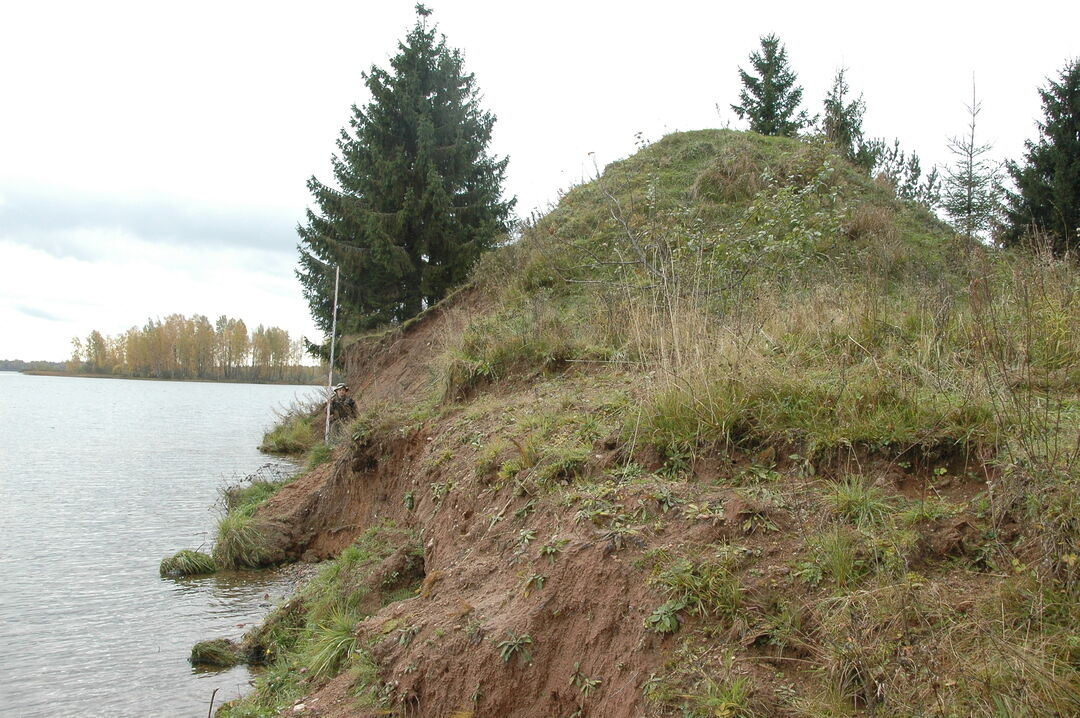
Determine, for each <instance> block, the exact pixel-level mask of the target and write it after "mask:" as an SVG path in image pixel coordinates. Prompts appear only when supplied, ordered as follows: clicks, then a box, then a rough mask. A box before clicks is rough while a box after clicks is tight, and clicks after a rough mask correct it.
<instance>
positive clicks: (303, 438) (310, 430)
mask: <svg viewBox="0 0 1080 718" xmlns="http://www.w3.org/2000/svg"><path fill="white" fill-rule="evenodd" d="M317 442H318V436H317V434H316V431H315V419H314V418H313V417H312V415H311V412H310V411H309V410H308V408H306V407H302V408H293V409H290V410H289V411H288V412H286V413H285V414H284V415H283V416H281V418H280V420H279V421H278V423H277V425H275V426H274V427H273V428H272V429H270V431H268V432H266V434H264V435H263V440H262V443H261V444H259V451H264V452H266V453H269V454H303V453H304V452H306V451H309V450H310V449H311V448H312V447H313V446H315V444H316V443H317Z"/></svg>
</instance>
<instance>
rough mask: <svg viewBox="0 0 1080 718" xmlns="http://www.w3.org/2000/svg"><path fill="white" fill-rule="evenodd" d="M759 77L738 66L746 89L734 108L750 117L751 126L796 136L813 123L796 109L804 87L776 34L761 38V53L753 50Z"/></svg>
mask: <svg viewBox="0 0 1080 718" xmlns="http://www.w3.org/2000/svg"><path fill="white" fill-rule="evenodd" d="M750 65H751V66H752V68H753V71H754V72H755V73H757V75H756V76H754V75H751V74H750V73H748V72H747V71H745V70H743V69H742V68H741V67H740V68H739V77H740V78H741V79H742V83H743V89H742V91H741V92H740V93H739V102H740V103H742V104H739V105H732V106H731V109H732V110H734V111H735V113H736V114H737V115H738V116H739V119H745V118H750V129H751V130H753V131H754V132H759V133H761V134H763V135H784V136H786V137H793V136H794V135H795V134H796V133H797V132H798V131H799V130H801V129H802V128H803V127H806V126H807V125H808V124H810V120H809V119H808V118H807V116H806V111H805V110H804V111H801V112H796V111H797V110H798V108H799V103H800V102H802V93H803V90H802V87H801V86H798V85H796V84H795V80H796V79H797V78H796V75H795V73H794V72H792V70H791V68H790V67H788V61H787V50H785V49H784V46H783V45H782V44H781V43H780V38H778V37H777V36H776V35H766V36H764V37H762V38H761V52H751V53H750Z"/></svg>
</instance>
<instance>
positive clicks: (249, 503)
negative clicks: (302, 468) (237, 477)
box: [221, 479, 291, 516]
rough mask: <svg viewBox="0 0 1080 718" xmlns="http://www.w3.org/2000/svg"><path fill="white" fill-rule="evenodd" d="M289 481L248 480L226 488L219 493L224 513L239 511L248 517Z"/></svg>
mask: <svg viewBox="0 0 1080 718" xmlns="http://www.w3.org/2000/svg"><path fill="white" fill-rule="evenodd" d="M290 480H291V479H275V480H270V481H267V480H262V479H249V480H248V482H247V483H240V484H236V485H234V486H229V487H226V488H225V489H223V490H222V492H221V499H222V504H223V505H224V507H225V510H226V511H240V512H242V513H245V514H247V515H249V516H250V515H252V514H254V513H255V509H257V508H258V507H259V506H260V505H262V504H263V503H265V502H266V500H267V499H269V498H270V497H271V496H273V495H274V494H276V493H277V492H278V490H279V489H281V487H282V486H284V485H285V484H287V483H289V481H290Z"/></svg>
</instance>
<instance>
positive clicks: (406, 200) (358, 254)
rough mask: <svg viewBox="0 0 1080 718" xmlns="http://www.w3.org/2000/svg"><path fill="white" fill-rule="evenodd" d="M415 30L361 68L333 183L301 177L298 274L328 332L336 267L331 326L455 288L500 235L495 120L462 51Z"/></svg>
mask: <svg viewBox="0 0 1080 718" xmlns="http://www.w3.org/2000/svg"><path fill="white" fill-rule="evenodd" d="M416 12H417V18H416V24H415V26H414V27H413V29H412V30H411V31H410V32H409V34H408V35H407V36H406V38H405V40H404V41H403V42H402V43H399V45H398V53H397V55H396V56H395V57H393V58H392V59H391V60H390V68H389V69H382V68H379V67H375V66H373V67H372V68H371V70H370V72H368V73H365V74H364V80H365V84H366V86H367V89H368V90H369V92H370V93H371V99H370V101H369V102H368V103H367V105H366V106H365V107H364V108H362V109H361V108H359V107H357V106H355V105H354V106H353V108H352V112H353V116H352V119H351V120H350V122H349V125H350V126H349V128H346V129H342V131H341V136H340V138H339V139H338V141H337V147H338V150H339V153H338V154H337V155H335V156H334V158H333V161H332V166H333V172H334V179H335V181H336V186H331V185H328V184H324V183H322V182H320V181H319V180H317V179H316V178H315V177H312V178H311V179H310V180H308V189H309V190H310V191H311V193H312V195H313V198H314V203H315V205H317V210H312V209H309V210H308V211H307V223H306V224H304V225H302V226H300V227H299V228H298V232H299V235H300V244H299V247H298V249H299V251H300V268H299V269H298V270H297V276H298V277H299V279H300V281H301V284H302V285H303V290H304V295H305V297H306V298H307V300H308V303H309V305H310V307H311V311H312V315H313V317H314V319H315V323H316V324H317V325H318V326H319V328H320V329H322V330H323V331H324V332H326V333H329V332H330V328H331V318H332V317H331V315H332V303H333V295H334V271H333V269H332V267H333V266H334V265H337V266H339V267H340V269H341V277H342V281H341V290H340V295H339V309H338V331H339V334H348V333H353V332H356V331H360V330H364V329H368V328H371V327H374V326H377V325H380V324H386V323H392V322H400V321H402V320H405V319H407V318H409V317H411V316H414V315H416V314H417V313H418V312H420V311H421V310H422V309H423V308H424V307H426V306H431V305H432V304H434V303H435V302H437V301H438V300H439V299H441V298H442V297H444V296H446V294H447V292H448V290H449V289H450V288H452V287H453V286H455V285H457V284H460V283H461V282H462V281H464V280H465V279H466V277H467V276H468V272H469V270H470V268H471V267H472V265H473V264H474V263H475V261H476V259H477V258H478V257H479V256H480V254H481V253H482V252H484V251H485V250H488V249H491V248H492V247H493V246H494V245H495V243H496V242H497V240H498V237H499V236H500V235H501V234H503V233H505V232H506V230H507V222H508V220H509V216H510V212H511V210H512V209H513V205H514V200H512V199H511V200H508V201H507V200H504V199H503V198H502V182H503V179H504V176H505V171H506V163H507V160H506V159H505V158H503V159H497V158H494V157H492V156H490V155H489V154H488V152H487V147H488V143H489V142H490V140H491V130H492V126H493V125H494V123H495V117H494V115H492V114H490V113H488V112H485V111H484V110H483V109H481V107H480V104H479V91H478V89H477V87H476V82H475V79H474V76H473V75H472V74H471V73H466V72H465V71H464V67H463V58H462V56H461V53H460V51H458V50H455V49H450V48H448V47H447V46H446V38H445V36H437V35H436V28H430V29H429V28H428V26H427V18H428V16H429V15H430V14H431V13H430V11H429V10H428V9H427V8H425V7H424V6H423V5H417V6H416Z"/></svg>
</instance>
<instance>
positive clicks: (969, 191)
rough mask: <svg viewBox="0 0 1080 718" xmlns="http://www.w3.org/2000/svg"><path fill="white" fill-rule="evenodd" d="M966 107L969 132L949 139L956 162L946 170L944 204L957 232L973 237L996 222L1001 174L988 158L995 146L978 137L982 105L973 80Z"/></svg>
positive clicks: (976, 236)
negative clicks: (976, 125) (977, 98)
mask: <svg viewBox="0 0 1080 718" xmlns="http://www.w3.org/2000/svg"><path fill="white" fill-rule="evenodd" d="M967 109H968V118H969V120H968V132H967V134H966V135H965V136H963V137H953V138H952V139H950V140H949V151H950V152H952V154H953V155H954V156H955V157H956V164H954V165H951V166H949V167H947V168H946V170H945V187H944V193H943V196H942V199H941V207H942V209H944V210H945V213H946V214H947V215H949V218H950V219H951V220H952V223H953V226H954V227H955V228H956V230H957V231H958V232H960V233H961V234H963V235H964V236H965V237H967V238H969V239H974V238H982V237H984V236H985V234H986V233H987V232H988V231H989V230H991V229H992V228H993V227H994V225H995V223H996V222H997V219H998V216H999V213H1000V211H1001V177H1000V173H999V171H998V165H997V163H994V162H991V161H990V160H989V159H988V158H987V157H986V155H987V154H988V153H989V152H990V150H991V149H993V145H990V144H980V143H978V142H977V141H976V139H975V123H976V120H977V119H978V117H979V113H980V112H981V111H982V104H981V103H980V102H978V101H977V100H976V98H975V83H974V81H972V83H971V104H970V105H967Z"/></svg>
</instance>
